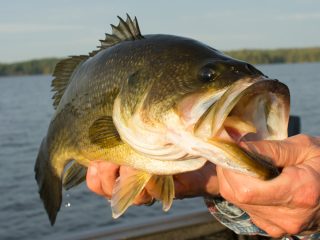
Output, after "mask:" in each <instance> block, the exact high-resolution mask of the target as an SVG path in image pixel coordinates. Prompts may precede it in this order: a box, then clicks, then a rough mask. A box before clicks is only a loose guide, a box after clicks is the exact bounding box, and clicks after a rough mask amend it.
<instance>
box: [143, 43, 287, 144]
mask: <svg viewBox="0 0 320 240" xmlns="http://www.w3.org/2000/svg"><path fill="white" fill-rule="evenodd" d="M158 49H160V50H161V55H159V56H158V57H157V59H156V60H154V64H155V65H154V66H157V67H154V68H153V69H158V70H155V72H154V75H157V76H159V79H158V80H157V81H154V82H153V84H152V86H151V87H150V88H149V89H148V94H147V95H146V97H145V99H144V103H143V107H142V113H143V115H144V117H143V119H145V120H146V121H148V120H149V122H150V123H152V124H153V126H157V127H158V128H161V126H163V128H166V129H172V127H174V128H178V126H179V127H180V128H182V129H183V130H185V131H188V132H190V133H192V134H193V135H195V136H197V137H199V138H202V139H212V138H222V139H226V140H231V141H234V142H239V141H241V140H258V139H283V138H285V137H286V136H287V124H288V119H289V108H290V94H289V90H288V88H287V86H286V85H285V84H283V83H281V82H279V81H278V80H275V79H270V78H268V77H267V76H266V75H264V74H263V73H262V72H261V71H259V70H258V69H257V68H255V67H254V66H252V65H251V64H249V63H247V62H244V61H240V60H237V59H234V58H232V57H229V56H227V55H225V54H224V53H222V52H220V51H218V50H216V49H214V48H211V47H209V46H207V45H205V44H202V43H200V42H197V41H194V40H190V39H184V38H178V37H177V38H175V39H173V40H172V39H171V40H170V41H167V42H166V41H162V44H161V45H159V46H158ZM151 62H152V61H151Z"/></svg>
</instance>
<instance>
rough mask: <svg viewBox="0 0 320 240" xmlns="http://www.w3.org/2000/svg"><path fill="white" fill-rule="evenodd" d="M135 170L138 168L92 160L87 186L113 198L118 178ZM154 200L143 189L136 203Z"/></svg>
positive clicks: (140, 203) (97, 192)
mask: <svg viewBox="0 0 320 240" xmlns="http://www.w3.org/2000/svg"><path fill="white" fill-rule="evenodd" d="M134 171H136V170H134V169H133V168H130V167H126V166H119V165H116V164H113V163H110V162H103V161H101V162H97V161H96V162H91V163H90V166H89V167H88V172H87V178H86V180H87V186H88V188H89V189H90V190H91V191H92V192H94V193H96V194H98V195H101V196H104V197H106V198H108V199H111V197H112V190H113V187H114V184H115V181H116V179H117V178H118V177H119V176H121V177H123V178H125V177H127V176H130V175H131V174H132V172H134ZM152 200H153V197H152V196H151V195H150V194H149V193H148V192H147V191H146V190H143V191H142V192H141V193H140V194H139V195H138V196H137V197H136V198H135V200H134V204H135V205H142V204H147V203H150V202H151V201H152Z"/></svg>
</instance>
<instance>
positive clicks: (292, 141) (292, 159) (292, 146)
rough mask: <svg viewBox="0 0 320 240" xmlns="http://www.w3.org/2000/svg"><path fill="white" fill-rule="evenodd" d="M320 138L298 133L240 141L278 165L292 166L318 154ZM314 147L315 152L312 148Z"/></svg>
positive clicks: (247, 147) (242, 144)
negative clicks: (252, 140)
mask: <svg viewBox="0 0 320 240" xmlns="http://www.w3.org/2000/svg"><path fill="white" fill-rule="evenodd" d="M319 139H320V138H317V137H310V136H308V135H304V134H299V135H296V136H293V137H290V138H287V139H285V140H281V141H276V140H263V141H254V142H241V143H240V145H241V146H242V147H244V148H246V149H248V150H249V151H253V152H257V153H260V154H262V155H264V156H267V157H269V158H270V159H272V160H273V163H274V164H275V165H276V166H278V167H285V166H292V165H297V164H300V163H303V162H305V160H306V159H310V158H311V157H315V156H313V155H315V154H316V155H317V156H319V154H318V153H319V151H318V149H319V145H320V140H319ZM313 149H316V153H313V152H312V150H313Z"/></svg>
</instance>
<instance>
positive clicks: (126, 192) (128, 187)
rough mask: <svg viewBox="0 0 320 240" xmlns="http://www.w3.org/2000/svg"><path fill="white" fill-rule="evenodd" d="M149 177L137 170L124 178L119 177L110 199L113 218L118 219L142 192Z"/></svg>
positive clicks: (149, 175) (147, 174)
mask: <svg viewBox="0 0 320 240" xmlns="http://www.w3.org/2000/svg"><path fill="white" fill-rule="evenodd" d="M151 176H152V175H151V174H149V173H146V172H143V171H138V170H137V171H134V172H132V174H131V175H129V176H126V178H121V176H120V177H119V178H118V179H117V180H116V183H115V186H114V188H113V193H112V198H111V209H112V217H113V218H118V217H120V216H121V215H122V214H123V213H124V212H125V211H126V210H127V208H128V207H130V205H132V203H133V201H134V198H135V197H136V196H137V195H138V194H139V193H140V192H141V191H142V190H143V188H144V187H145V186H146V184H147V183H148V181H149V180H150V178H151Z"/></svg>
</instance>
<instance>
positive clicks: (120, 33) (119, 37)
mask: <svg viewBox="0 0 320 240" xmlns="http://www.w3.org/2000/svg"><path fill="white" fill-rule="evenodd" d="M118 18H119V20H120V22H119V24H118V26H114V25H112V24H111V28H112V34H106V39H105V40H101V41H100V42H101V48H102V49H105V48H108V47H110V46H113V45H115V44H117V43H119V42H122V41H129V40H138V39H142V38H143V36H142V35H141V33H140V29H139V24H138V20H137V18H136V17H135V18H134V19H133V20H132V19H131V17H130V16H129V15H128V14H127V20H126V21H124V20H123V19H122V18H121V17H119V16H118Z"/></svg>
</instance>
